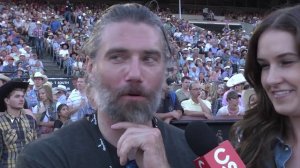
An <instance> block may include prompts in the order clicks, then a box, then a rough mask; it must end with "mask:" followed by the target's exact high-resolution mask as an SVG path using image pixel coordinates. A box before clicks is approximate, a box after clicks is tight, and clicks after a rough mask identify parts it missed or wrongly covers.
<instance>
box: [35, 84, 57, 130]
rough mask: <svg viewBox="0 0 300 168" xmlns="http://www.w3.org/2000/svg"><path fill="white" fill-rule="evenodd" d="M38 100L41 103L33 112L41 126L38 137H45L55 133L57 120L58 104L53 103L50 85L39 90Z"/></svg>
mask: <svg viewBox="0 0 300 168" xmlns="http://www.w3.org/2000/svg"><path fill="white" fill-rule="evenodd" d="M38 98H39V102H38V104H37V105H36V106H35V107H34V108H33V110H32V112H33V114H34V115H35V116H36V119H37V124H38V126H39V130H38V135H39V136H43V135H47V134H49V133H51V132H53V129H54V121H55V120H56V119H57V113H56V102H54V101H53V95H52V89H51V87H50V86H48V85H43V86H42V87H41V88H40V89H39V90H38Z"/></svg>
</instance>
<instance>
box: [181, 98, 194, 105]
mask: <svg viewBox="0 0 300 168" xmlns="http://www.w3.org/2000/svg"><path fill="white" fill-rule="evenodd" d="M191 103H192V99H187V100H183V101H182V102H181V104H191Z"/></svg>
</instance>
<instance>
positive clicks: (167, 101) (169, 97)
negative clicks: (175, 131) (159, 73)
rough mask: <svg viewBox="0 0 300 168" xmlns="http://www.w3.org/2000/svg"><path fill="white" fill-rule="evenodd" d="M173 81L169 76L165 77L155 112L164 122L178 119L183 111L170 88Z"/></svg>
mask: <svg viewBox="0 0 300 168" xmlns="http://www.w3.org/2000/svg"><path fill="white" fill-rule="evenodd" d="M174 82H175V81H174V80H172V79H171V78H167V80H166V82H165V83H163V88H162V92H163V93H162V100H161V103H160V106H159V108H158V110H157V112H156V114H155V115H156V116H157V117H158V118H160V119H161V120H163V121H164V122H166V123H170V121H171V120H178V119H180V118H181V116H182V113H183V109H182V108H181V105H180V103H179V101H178V99H177V96H176V94H175V92H174V91H172V89H171V84H172V83H174Z"/></svg>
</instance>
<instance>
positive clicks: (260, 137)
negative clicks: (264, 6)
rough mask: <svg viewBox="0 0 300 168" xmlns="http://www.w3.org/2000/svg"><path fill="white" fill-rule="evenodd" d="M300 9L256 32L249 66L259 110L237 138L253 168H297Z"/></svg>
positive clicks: (274, 17) (278, 14)
mask: <svg viewBox="0 0 300 168" xmlns="http://www.w3.org/2000/svg"><path fill="white" fill-rule="evenodd" d="M299 23H300V6H299V5H296V6H293V7H287V8H283V9H279V10H276V11H274V12H273V13H271V14H270V15H268V16H267V17H266V18H265V19H264V20H263V21H262V22H261V23H260V24H259V26H258V27H257V28H256V29H255V32H254V34H253V36H252V38H251V40H250V43H249V50H248V55H247V59H246V60H247V61H246V66H245V75H246V79H247V81H248V82H249V83H250V85H251V86H253V87H254V90H255V91H256V94H257V98H258V100H257V105H256V106H255V107H254V108H252V109H249V110H248V111H246V115H245V116H244V118H243V119H242V120H241V121H240V122H238V123H237V124H236V125H235V127H234V129H233V130H232V133H233V134H234V135H235V136H234V138H233V142H234V143H236V147H237V149H238V151H239V154H240V156H241V158H242V160H243V162H244V163H245V165H246V166H247V167H249V168H256V167H261V168H268V167H298V166H299V163H300V160H299V156H300V150H299V140H300V139H299V137H300V131H299V128H300V127H299V123H300V122H299V115H300V112H299V104H300V99H299V98H300V96H299V95H300V88H299V83H300V76H299V71H300V53H299V47H298V46H299V40H300V38H299V35H300V34H299V33H300V32H299V29H300V24H299Z"/></svg>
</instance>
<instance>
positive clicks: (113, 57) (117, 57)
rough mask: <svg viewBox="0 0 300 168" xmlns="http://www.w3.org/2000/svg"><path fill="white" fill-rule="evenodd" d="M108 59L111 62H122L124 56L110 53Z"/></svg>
mask: <svg viewBox="0 0 300 168" xmlns="http://www.w3.org/2000/svg"><path fill="white" fill-rule="evenodd" d="M109 60H111V61H113V62H116V63H118V62H122V61H124V56H121V55H111V56H110V57H109Z"/></svg>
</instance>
